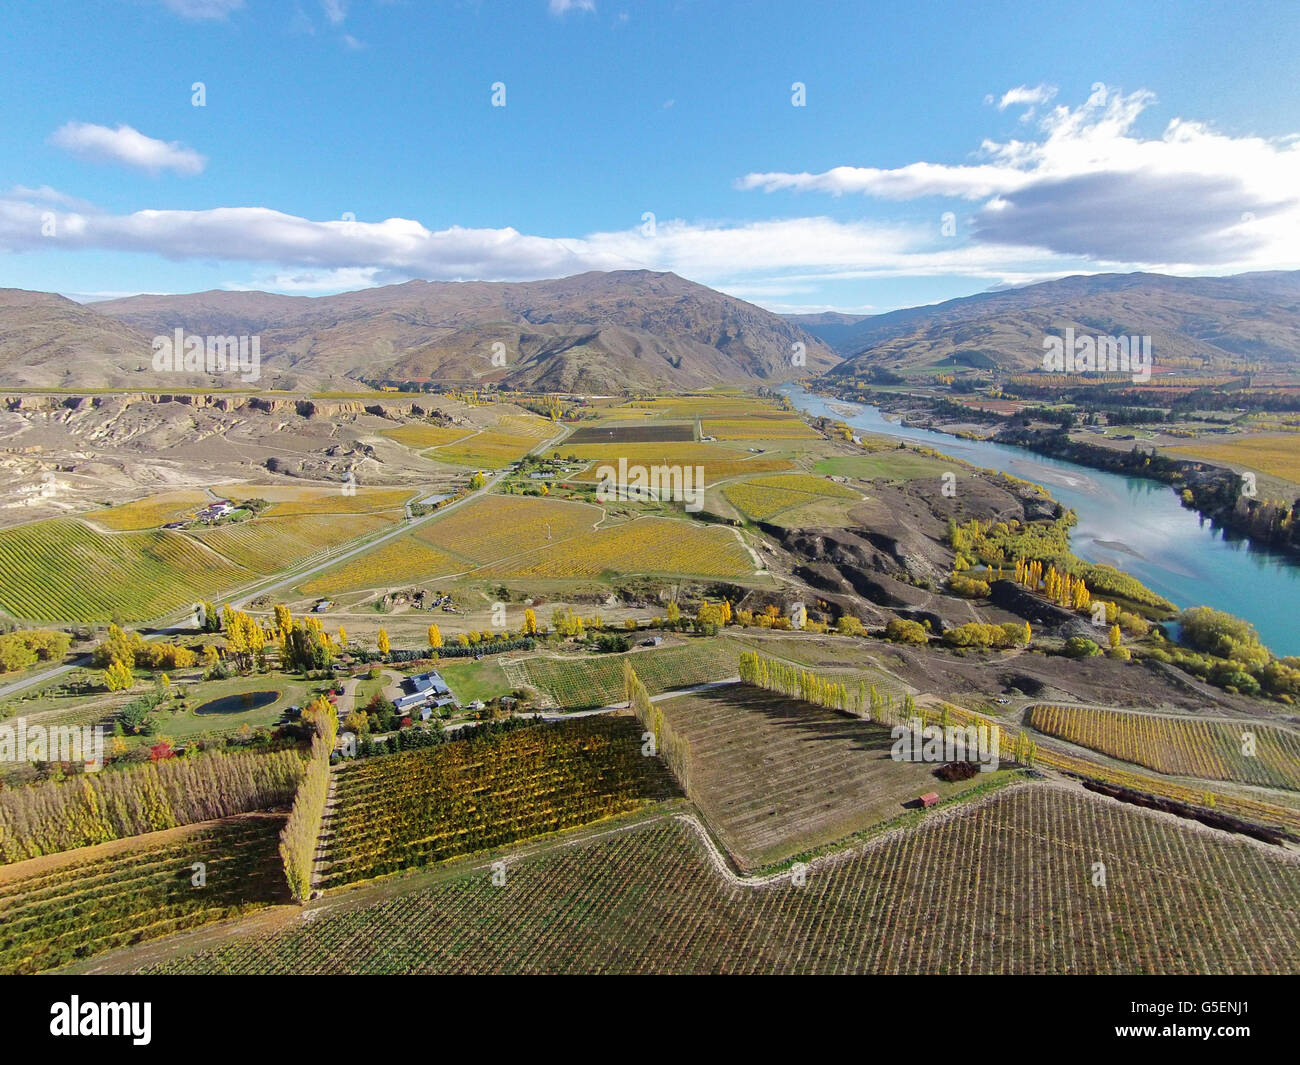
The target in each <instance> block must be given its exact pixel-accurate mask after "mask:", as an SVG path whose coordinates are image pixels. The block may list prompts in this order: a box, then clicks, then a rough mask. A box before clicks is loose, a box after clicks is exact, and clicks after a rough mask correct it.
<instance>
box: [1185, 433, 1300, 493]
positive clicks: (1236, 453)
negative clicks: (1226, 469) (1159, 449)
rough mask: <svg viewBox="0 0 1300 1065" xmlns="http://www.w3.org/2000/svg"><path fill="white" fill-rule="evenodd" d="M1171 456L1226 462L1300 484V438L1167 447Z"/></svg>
mask: <svg viewBox="0 0 1300 1065" xmlns="http://www.w3.org/2000/svg"><path fill="white" fill-rule="evenodd" d="M1166 450H1167V451H1169V452H1170V454H1174V455H1180V456H1186V457H1188V458H1198V459H1205V460H1206V461H1207V462H1226V463H1228V464H1229V465H1232V466H1241V467H1243V468H1245V469H1249V470H1254V471H1256V472H1258V473H1268V474H1272V475H1273V476H1274V477H1281V478H1282V479H1283V480H1285V481H1294V482H1296V483H1297V484H1300V436H1294V435H1289V436H1248V437H1244V438H1243V439H1240V440H1231V441H1224V442H1217V441H1216V442H1215V443H1204V444H1194V445H1189V446H1187V447H1171V448H1167V449H1166Z"/></svg>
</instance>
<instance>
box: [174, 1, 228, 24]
mask: <svg viewBox="0 0 1300 1065" xmlns="http://www.w3.org/2000/svg"><path fill="white" fill-rule="evenodd" d="M162 4H163V7H165V8H167V9H168V10H169V11H171V12H173V13H175V14H177V15H180V16H181V18H192V19H222V18H225V17H226V16H227V15H229V14H230V13H231V12H232V11H238V10H239V9H240V8H242V7H243V6H244V0H162Z"/></svg>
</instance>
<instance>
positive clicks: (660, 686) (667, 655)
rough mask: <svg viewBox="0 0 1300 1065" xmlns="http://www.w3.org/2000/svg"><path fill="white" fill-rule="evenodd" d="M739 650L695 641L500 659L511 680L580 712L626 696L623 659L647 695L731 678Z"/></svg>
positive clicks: (728, 644) (720, 643) (710, 641)
mask: <svg viewBox="0 0 1300 1065" xmlns="http://www.w3.org/2000/svg"><path fill="white" fill-rule="evenodd" d="M739 657H740V655H739V650H738V649H737V647H736V646H735V645H734V644H733V643H732V642H731V641H729V640H718V639H696V640H691V641H689V642H688V643H684V644H681V645H679V646H676V647H659V648H655V649H652V650H645V651H633V652H630V653H628V654H625V655H599V656H593V657H582V658H578V657H569V658H554V657H550V656H539V657H537V658H523V659H517V660H515V661H513V662H505V663H502V665H503V667H504V668H505V671H506V675H507V676H508V677H509V678H510V682H511V683H512V684H514V685H516V686H519V685H524V684H526V685H528V686H529V687H532V688H536V689H537V690H538V691H540V692H543V693H544V694H545V695H547V696H548V697H549V698H550V699H551V700H552V701H553V702H554V703H555V705H557V706H562V707H566V708H568V709H570V710H585V709H591V708H593V707H597V706H612V705H614V704H615V703H621V702H624V701H625V700H626V698H627V696H626V694H625V693H624V690H623V661H624V659H630V661H631V662H632V665H633V666H634V667H635V668H636V673H637V676H638V677H640V678H641V682H642V683H643V684H644V685H645V686H646V689H647V690H648V691H649V692H650V694H651V695H657V694H659V693H660V692H665V691H668V690H670V689H672V688H686V687H689V686H690V685H692V684H704V683H706V682H707V681H713V680H723V679H725V678H727V677H734V676H735V675H736V673H737V670H738V668H739V666H738V661H739Z"/></svg>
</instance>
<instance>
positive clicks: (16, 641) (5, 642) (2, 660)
mask: <svg viewBox="0 0 1300 1065" xmlns="http://www.w3.org/2000/svg"><path fill="white" fill-rule="evenodd" d="M71 646H72V637H71V636H69V635H68V634H67V633H66V632H58V631H57V630H51V629H26V630H23V631H20V632H7V633H5V634H4V635H3V636H0V673H12V672H13V671H14V670H16V669H26V668H27V667H28V666H34V665H35V664H36V663H37V662H57V661H59V660H60V659H61V658H63V656H64V655H66V654H67V653H68V648H69V647H71Z"/></svg>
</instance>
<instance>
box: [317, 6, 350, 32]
mask: <svg viewBox="0 0 1300 1065" xmlns="http://www.w3.org/2000/svg"><path fill="white" fill-rule="evenodd" d="M320 6H321V10H322V11H324V12H325V18H326V20H327V21H328V22H329V24H330V25H331V26H341V25H343V20H344V19H346V18H347V17H348V5H347V3H346V0H321V5H320Z"/></svg>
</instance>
